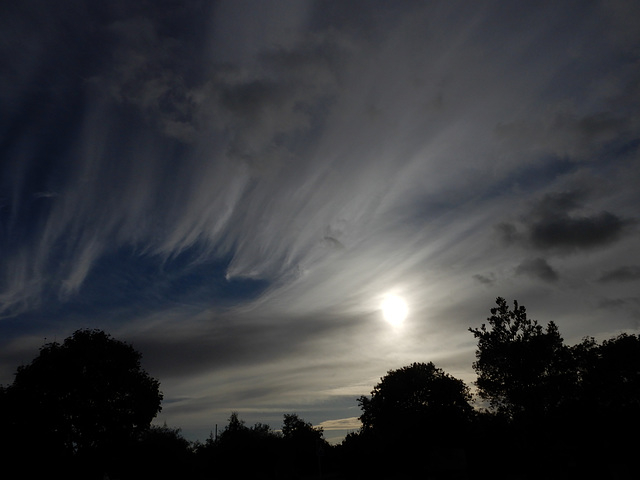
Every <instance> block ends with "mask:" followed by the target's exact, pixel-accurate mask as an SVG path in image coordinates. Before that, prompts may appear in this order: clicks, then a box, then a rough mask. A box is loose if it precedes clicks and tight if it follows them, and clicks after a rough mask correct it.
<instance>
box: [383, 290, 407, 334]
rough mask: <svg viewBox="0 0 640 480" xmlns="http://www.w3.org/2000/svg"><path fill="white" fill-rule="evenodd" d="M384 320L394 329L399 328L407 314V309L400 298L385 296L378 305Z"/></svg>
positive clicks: (405, 303)
mask: <svg viewBox="0 0 640 480" xmlns="http://www.w3.org/2000/svg"><path fill="white" fill-rule="evenodd" d="M380 309H381V310H382V315H383V316H384V319H385V320H386V321H387V322H388V323H389V324H390V325H392V326H394V327H400V326H401V325H402V324H403V323H404V320H405V319H406V318H407V314H408V313H409V307H408V306H407V302H405V301H404V300H403V299H402V298H401V297H399V296H397V295H386V296H385V297H384V298H383V299H382V303H381V304H380Z"/></svg>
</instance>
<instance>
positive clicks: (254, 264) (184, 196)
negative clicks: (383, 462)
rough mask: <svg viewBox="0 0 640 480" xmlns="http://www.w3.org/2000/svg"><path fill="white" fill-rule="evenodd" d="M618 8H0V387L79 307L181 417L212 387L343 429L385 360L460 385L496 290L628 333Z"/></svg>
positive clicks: (633, 49) (189, 426) (263, 414)
mask: <svg viewBox="0 0 640 480" xmlns="http://www.w3.org/2000/svg"><path fill="white" fill-rule="evenodd" d="M637 9H638V7H637V5H636V3H635V2H626V1H622V0H620V1H615V2H611V1H606V2H604V1H603V2H598V1H593V2H586V3H585V2H579V3H573V2H562V3H558V2H515V3H513V4H508V5H505V3H504V2H482V4H476V3H471V2H412V1H407V2H405V1H398V2H382V1H380V2H377V1H373V2H372V1H355V0H354V1H328V2H314V1H274V2H258V1H256V2H254V1H238V2H199V1H186V2H179V3H174V2H164V1H151V0H149V1H142V2H135V3H131V2H124V1H116V2H108V3H106V4H104V5H102V4H95V5H94V4H81V3H80V2H74V1H66V0H65V1H62V2H53V3H52V2H45V1H39V0H27V1H24V2H18V3H14V4H12V5H11V6H9V7H7V8H6V9H3V13H2V14H0V32H1V33H0V58H1V59H2V62H0V65H2V66H1V67H0V109H1V110H2V112H3V115H2V117H1V118H0V250H1V251H2V258H1V259H0V329H2V339H3V340H2V351H3V354H2V356H1V359H0V370H1V372H2V378H1V379H0V382H2V383H7V382H10V381H11V372H12V371H13V370H14V369H15V367H16V366H17V363H22V362H26V361H29V360H30V359H31V358H32V357H33V356H34V355H35V353H36V352H37V347H38V346H39V344H40V343H41V342H40V341H41V340H42V341H44V338H45V337H46V338H47V339H48V341H50V340H51V339H58V340H62V339H63V338H64V337H65V336H66V335H68V334H70V333H71V332H73V330H74V329H76V328H81V327H97V328H104V329H105V330H107V331H108V332H110V333H112V334H113V335H114V336H117V337H119V338H123V339H125V340H128V341H131V342H133V343H134V345H135V346H136V347H137V348H139V349H140V350H141V351H142V352H143V354H144V362H145V365H146V366H147V367H148V368H149V370H150V371H151V372H152V374H154V375H156V376H158V377H159V378H160V380H161V382H162V384H163V390H164V392H165V399H166V400H165V406H164V410H163V418H162V419H161V421H163V420H166V421H167V422H168V423H169V424H171V425H172V426H174V425H175V426H180V427H183V428H184V430H185V432H191V433H190V435H193V436H197V435H202V437H201V438H203V437H205V436H206V435H207V433H208V431H209V430H210V429H211V426H212V424H213V423H215V422H218V423H221V424H222V423H223V422H224V421H225V420H226V418H227V417H228V414H229V412H230V411H231V410H238V411H240V412H241V413H243V415H245V417H246V418H247V420H248V421H249V422H250V423H251V422H253V421H265V420H268V421H274V422H276V424H275V425H276V426H277V422H278V421H279V420H278V418H281V415H282V413H285V412H288V411H293V410H295V411H298V413H300V414H302V416H303V417H305V419H307V420H311V421H313V422H314V423H320V422H329V423H325V424H324V425H327V426H330V425H338V424H340V422H338V423H337V424H336V423H330V421H338V420H339V419H346V420H345V422H346V427H345V428H351V427H352V426H353V425H352V424H351V423H350V421H347V420H349V419H353V418H354V417H357V416H358V415H359V411H358V409H357V404H356V402H355V399H356V398H357V396H358V395H362V394H368V393H369V392H370V391H371V388H372V386H373V384H374V383H375V382H377V381H378V379H379V378H380V377H381V376H382V375H384V373H385V372H386V371H387V370H389V369H391V368H398V367H401V366H403V365H405V364H408V363H410V362H413V361H423V360H424V361H434V362H435V363H436V364H437V365H438V366H439V367H442V368H444V369H445V370H446V371H447V372H448V373H451V374H453V375H456V376H459V377H460V378H464V379H465V380H466V381H469V382H471V381H472V380H473V372H472V371H471V362H472V361H473V349H474V344H473V338H470V335H469V334H468V332H467V328H468V327H469V326H477V325H479V324H480V323H481V322H482V321H483V320H484V319H485V318H486V316H487V312H488V311H489V308H491V306H492V305H493V301H494V297H495V296H498V295H500V296H505V297H507V298H511V299H513V298H516V299H518V301H519V302H520V303H521V304H524V305H526V306H527V308H528V310H529V311H530V312H531V313H532V316H534V317H535V318H537V319H539V320H540V321H542V322H545V321H549V320H554V321H556V322H557V323H558V325H559V326H560V329H561V331H562V332H563V334H564V336H565V338H567V339H574V338H575V339H579V338H581V337H583V336H584V335H600V336H606V335H607V334H614V333H616V332H619V331H622V330H633V329H637V328H638V324H637V319H638V307H637V305H638V298H639V297H638V294H637V291H636V290H635V288H634V287H637V284H636V283H635V280H637V279H638V271H637V266H634V265H633V264H634V261H635V260H634V259H635V258H638V256H639V255H640V250H639V247H638V245H640V242H638V234H639V232H638V228H637V222H638V212H637V205H638V204H640V194H639V193H638V188H637V185H639V184H640V151H639V148H640V122H639V120H638V119H640V112H639V106H640V87H638V85H640V66H639V64H638V62H637V58H638V53H640V33H639V32H638V29H637V28H636V25H635V23H634V22H633V21H632V19H634V18H636V17H637V15H636V16H634V14H635V13H638V12H637ZM389 292H393V293H396V294H397V295H400V296H402V297H404V298H405V299H406V301H407V303H408V304H409V310H410V314H409V317H408V318H407V321H406V322H405V325H404V327H403V329H401V330H392V329H391V327H390V326H388V325H387V324H385V322H384V321H383V319H382V318H381V315H380V312H379V305H380V301H381V299H382V297H383V296H384V295H385V294H386V293H389ZM603 306H606V308H601V307H603ZM599 307H600V308H599ZM609 307H610V308H615V311H616V317H615V319H613V320H612V319H611V318H610V316H609V314H608V313H609V312H608V311H607V308H609ZM331 428H333V427H331ZM336 428H337V427H336Z"/></svg>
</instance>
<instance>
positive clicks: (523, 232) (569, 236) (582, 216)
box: [496, 191, 636, 253]
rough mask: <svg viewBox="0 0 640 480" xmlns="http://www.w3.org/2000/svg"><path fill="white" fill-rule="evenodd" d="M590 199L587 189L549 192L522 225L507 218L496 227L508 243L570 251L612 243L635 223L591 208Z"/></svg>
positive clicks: (537, 248)
mask: <svg viewBox="0 0 640 480" xmlns="http://www.w3.org/2000/svg"><path fill="white" fill-rule="evenodd" d="M587 203H588V199H587V198H586V194H585V192H580V191H571V192H560V193H550V194H546V195H545V196H544V197H542V199H540V200H539V201H538V202H537V203H536V204H535V205H534V206H533V208H532V209H531V210H530V211H529V212H528V213H526V214H524V215H522V220H521V222H520V225H516V224H513V223H508V222H507V223H502V224H499V225H497V226H496V229H497V231H498V233H499V235H500V236H501V238H502V240H503V241H505V242H506V243H507V244H520V245H524V246H528V247H530V248H533V249H536V250H548V251H552V252H553V251H555V252H561V253H563V252H564V253H567V252H576V251H579V250H590V249H594V248H599V247H606V246H609V245H612V244H614V243H615V242H617V241H618V240H620V239H621V238H623V237H624V236H625V235H626V234H628V233H630V231H631V227H632V226H634V225H635V224H636V220H635V219H632V218H624V217H620V216H618V215H615V214H613V213H611V212H608V211H600V212H591V211H589V210H588V209H587V208H586V206H587ZM583 212H584V213H583ZM518 227H520V228H518Z"/></svg>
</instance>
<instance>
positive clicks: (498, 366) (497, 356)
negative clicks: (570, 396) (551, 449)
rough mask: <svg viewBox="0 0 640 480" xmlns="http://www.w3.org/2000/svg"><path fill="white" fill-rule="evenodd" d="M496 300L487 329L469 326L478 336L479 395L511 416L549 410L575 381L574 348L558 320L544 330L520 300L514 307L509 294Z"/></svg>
mask: <svg viewBox="0 0 640 480" xmlns="http://www.w3.org/2000/svg"><path fill="white" fill-rule="evenodd" d="M496 303H497V305H498V306H497V307H495V308H492V309H491V316H490V317H489V318H488V319H487V322H488V323H489V327H488V328H487V326H486V325H485V324H482V326H481V327H480V328H479V329H478V328H475V329H474V328H470V329H469V330H470V331H471V332H472V333H473V335H474V337H476V338H477V339H478V349H477V351H476V361H475V362H474V363H473V368H474V370H475V371H476V373H477V374H478V378H477V381H476V385H477V387H478V392H479V395H480V397H481V398H483V399H485V400H489V402H490V405H491V407H492V408H494V409H495V410H496V411H498V412H499V413H501V414H505V415H507V416H508V417H510V418H514V417H522V416H523V415H524V416H528V417H539V416H540V415H544V414H545V413H548V412H549V411H550V410H553V409H554V408H556V407H558V405H559V404H560V403H561V402H562V401H563V399H564V398H566V394H567V393H568V388H569V387H570V385H573V384H574V383H575V381H576V379H575V375H574V369H573V368H572V359H571V354H570V351H569V349H568V348H567V347H566V346H565V345H564V344H563V339H562V337H561V336H560V332H559V331H558V327H557V326H556V325H555V323H553V322H549V324H548V325H547V327H546V329H545V328H543V327H542V326H541V325H539V324H538V322H537V321H535V320H531V319H529V318H527V312H526V309H525V307H524V306H521V305H518V302H517V301H514V308H513V310H510V309H509V306H508V305H507V302H506V300H505V299H504V298H501V297H498V298H497V299H496Z"/></svg>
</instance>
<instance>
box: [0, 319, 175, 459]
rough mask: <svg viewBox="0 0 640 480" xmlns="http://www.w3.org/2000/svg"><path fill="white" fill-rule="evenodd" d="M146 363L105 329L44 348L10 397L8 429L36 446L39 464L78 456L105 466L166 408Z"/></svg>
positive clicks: (5, 419)
mask: <svg viewBox="0 0 640 480" xmlns="http://www.w3.org/2000/svg"><path fill="white" fill-rule="evenodd" d="M140 359H141V355H140V353H138V352H137V351H136V350H134V349H133V347H132V346H130V345H128V344H126V343H123V342H120V341H118V340H115V339H113V338H111V337H110V336H109V335H107V334H106V333H104V332H102V331H100V330H78V331H76V332H75V333H74V334H73V335H72V336H71V337H69V338H67V339H66V340H65V341H64V343H62V344H59V343H56V342H54V343H49V344H46V345H44V346H43V347H42V348H41V349H40V352H39V354H38V356H37V357H36V358H35V359H34V360H33V361H32V362H31V363H30V364H29V365H24V366H21V367H19V368H18V371H17V373H16V375H15V379H14V382H13V384H12V385H10V386H9V387H8V388H7V389H6V391H5V392H4V395H3V397H4V398H3V403H4V405H3V410H4V412H3V413H4V415H3V419H2V420H3V424H4V425H3V427H4V429H5V432H11V435H12V436H13V440H14V441H15V440H18V439H19V440H20V441H22V442H24V443H25V444H27V443H28V444H30V445H31V447H32V449H31V452H30V456H32V457H33V458H34V460H35V459H39V460H44V459H51V458H53V459H55V460H56V461H57V462H58V463H59V462H60V461H62V460H64V459H65V458H66V459H67V460H71V459H75V464H78V463H79V462H80V461H85V462H86V463H90V464H93V465H94V466H96V468H98V466H100V468H101V467H102V464H103V463H104V462H107V461H109V460H108V459H109V458H113V456H114V453H115V452H116V451H119V450H121V449H122V448H123V447H124V446H126V445H129V444H130V442H131V441H132V440H134V439H135V438H136V436H137V435H138V434H140V433H141V432H143V431H144V430H145V429H147V428H148V427H149V424H150V422H151V420H152V419H153V418H154V417H155V415H156V414H157V413H158V412H159V411H160V408H161V407H160V403H161V401H162V394H161V393H160V391H159V383H158V381H157V380H155V379H153V378H152V377H150V376H149V375H148V374H147V373H146V372H145V371H144V370H143V369H142V368H141V365H140ZM35 465H37V462H36V463H33V462H32V466H35Z"/></svg>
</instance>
